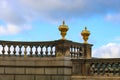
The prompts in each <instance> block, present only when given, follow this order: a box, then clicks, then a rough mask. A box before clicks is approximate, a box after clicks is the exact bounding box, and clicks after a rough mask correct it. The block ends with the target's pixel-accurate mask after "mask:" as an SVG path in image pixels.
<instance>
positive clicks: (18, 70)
mask: <svg viewBox="0 0 120 80" xmlns="http://www.w3.org/2000/svg"><path fill="white" fill-rule="evenodd" d="M24 72H25V71H24V68H14V67H6V68H5V73H6V74H25V73H24Z"/></svg>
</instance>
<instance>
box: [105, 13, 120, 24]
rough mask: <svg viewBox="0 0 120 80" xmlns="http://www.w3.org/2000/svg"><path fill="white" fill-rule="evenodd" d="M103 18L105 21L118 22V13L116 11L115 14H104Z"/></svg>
mask: <svg viewBox="0 0 120 80" xmlns="http://www.w3.org/2000/svg"><path fill="white" fill-rule="evenodd" d="M105 19H106V20H107V21H112V22H120V13H117V14H107V15H106V16H105Z"/></svg>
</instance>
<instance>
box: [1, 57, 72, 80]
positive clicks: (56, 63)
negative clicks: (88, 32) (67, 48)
mask: <svg viewBox="0 0 120 80" xmlns="http://www.w3.org/2000/svg"><path fill="white" fill-rule="evenodd" d="M71 74H72V63H71V60H70V59H69V58H65V57H63V58H61V57H48V58H40V57H31V58H30V57H29V58H28V57H0V80H71Z"/></svg>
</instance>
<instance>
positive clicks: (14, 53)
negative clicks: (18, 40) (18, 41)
mask: <svg viewBox="0 0 120 80" xmlns="http://www.w3.org/2000/svg"><path fill="white" fill-rule="evenodd" d="M13 48H14V51H13V55H14V56H16V45H13Z"/></svg>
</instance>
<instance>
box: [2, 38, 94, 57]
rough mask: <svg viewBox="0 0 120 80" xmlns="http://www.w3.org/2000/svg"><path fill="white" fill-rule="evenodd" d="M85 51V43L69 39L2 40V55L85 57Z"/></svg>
mask: <svg viewBox="0 0 120 80" xmlns="http://www.w3.org/2000/svg"><path fill="white" fill-rule="evenodd" d="M87 45H89V44H87ZM91 46H92V45H90V46H89V47H91ZM90 49H91V48H90ZM85 51H86V50H85V44H82V43H77V42H72V41H68V40H55V41H44V42H20V41H0V56H20V57H22V56H24V57H26V56H29V57H33V56H36V57H56V56H68V57H71V58H84V57H85ZM90 54H91V53H90Z"/></svg>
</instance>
